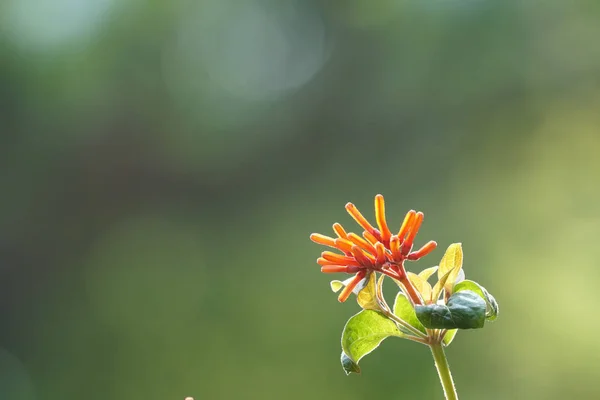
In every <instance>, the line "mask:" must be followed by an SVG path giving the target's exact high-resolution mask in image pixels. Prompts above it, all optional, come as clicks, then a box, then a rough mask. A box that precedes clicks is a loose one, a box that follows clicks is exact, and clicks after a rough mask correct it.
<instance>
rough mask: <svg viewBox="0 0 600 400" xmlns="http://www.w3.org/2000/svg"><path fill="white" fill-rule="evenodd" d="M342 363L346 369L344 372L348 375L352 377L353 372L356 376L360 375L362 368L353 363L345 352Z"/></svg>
mask: <svg viewBox="0 0 600 400" xmlns="http://www.w3.org/2000/svg"><path fill="white" fill-rule="evenodd" d="M341 362H342V368H344V372H345V373H346V375H350V374H351V373H353V372H354V373H355V374H360V367H359V366H358V364H357V363H355V362H354V361H352V359H351V358H350V357H348V356H347V355H346V353H344V352H343V351H342V358H341Z"/></svg>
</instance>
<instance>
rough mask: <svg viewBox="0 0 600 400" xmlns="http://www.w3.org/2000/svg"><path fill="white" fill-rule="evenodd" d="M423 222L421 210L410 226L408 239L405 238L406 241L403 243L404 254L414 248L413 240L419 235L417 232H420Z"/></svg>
mask: <svg viewBox="0 0 600 400" xmlns="http://www.w3.org/2000/svg"><path fill="white" fill-rule="evenodd" d="M422 223H423V213H422V212H420V211H419V212H418V213H417V214H416V215H415V221H414V223H413V224H412V226H411V227H410V232H408V234H407V235H406V239H404V242H403V243H402V249H401V250H402V254H404V255H406V254H408V252H409V251H410V249H412V245H413V242H414V241H415V236H417V233H418V232H419V228H420V227H421V224H422Z"/></svg>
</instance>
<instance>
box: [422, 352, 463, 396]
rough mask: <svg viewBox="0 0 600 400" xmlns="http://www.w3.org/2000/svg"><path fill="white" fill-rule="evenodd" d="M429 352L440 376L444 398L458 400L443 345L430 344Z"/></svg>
mask: <svg viewBox="0 0 600 400" xmlns="http://www.w3.org/2000/svg"><path fill="white" fill-rule="evenodd" d="M429 347H430V348H431V353H432V354H433V359H434V360H435V367H436V368H437V371H438V375H439V376H440V382H441V383H442V387H443V388H444V394H445V395H446V400H458V394H457V393H456V388H455V387H454V381H453V380H452V374H451V373H450V366H449V365H448V360H447V359H446V353H444V347H443V346H442V344H441V343H433V344H430V345H429Z"/></svg>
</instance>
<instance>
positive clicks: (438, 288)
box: [431, 270, 452, 303]
mask: <svg viewBox="0 0 600 400" xmlns="http://www.w3.org/2000/svg"><path fill="white" fill-rule="evenodd" d="M451 273H452V270H450V271H448V272H446V274H445V275H444V276H442V277H441V278H440V280H439V281H437V283H436V284H435V286H434V287H433V290H432V291H431V301H432V302H434V303H435V302H437V301H438V297H440V293H442V289H443V288H444V285H445V284H446V281H447V280H448V277H449V276H450V274H451Z"/></svg>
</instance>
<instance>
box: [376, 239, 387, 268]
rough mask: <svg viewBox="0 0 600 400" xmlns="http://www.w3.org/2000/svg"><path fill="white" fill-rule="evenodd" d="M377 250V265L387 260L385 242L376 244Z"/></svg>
mask: <svg viewBox="0 0 600 400" xmlns="http://www.w3.org/2000/svg"><path fill="white" fill-rule="evenodd" d="M375 250H376V252H377V265H383V264H385V262H386V261H387V259H386V257H385V246H384V245H383V243H381V242H379V243H377V244H376V245H375Z"/></svg>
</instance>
